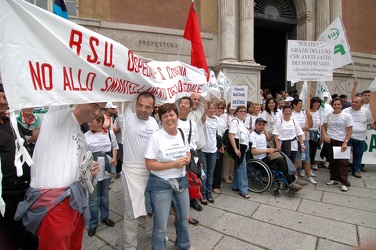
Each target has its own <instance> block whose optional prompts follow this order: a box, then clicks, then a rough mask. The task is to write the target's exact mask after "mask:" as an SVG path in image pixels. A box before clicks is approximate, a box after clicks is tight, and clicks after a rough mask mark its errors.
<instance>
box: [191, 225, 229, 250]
mask: <svg viewBox="0 0 376 250" xmlns="http://www.w3.org/2000/svg"><path fill="white" fill-rule="evenodd" d="M189 234H190V239H191V245H192V246H193V247H194V249H217V247H216V245H217V244H218V242H219V241H220V240H221V238H223V234H221V233H219V232H216V231H214V230H211V229H210V228H205V227H201V226H190V228H189Z"/></svg>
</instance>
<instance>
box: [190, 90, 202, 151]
mask: <svg viewBox="0 0 376 250" xmlns="http://www.w3.org/2000/svg"><path fill="white" fill-rule="evenodd" d="M190 98H191V100H192V102H193V106H192V110H191V112H189V115H188V119H189V120H192V121H194V122H196V124H197V131H198V138H199V141H198V142H197V151H198V152H199V154H200V152H201V149H202V147H203V146H204V145H205V134H204V124H203V123H202V120H201V117H202V114H203V113H204V106H203V104H202V103H201V96H200V94H199V93H193V94H192V95H191V96H190Z"/></svg>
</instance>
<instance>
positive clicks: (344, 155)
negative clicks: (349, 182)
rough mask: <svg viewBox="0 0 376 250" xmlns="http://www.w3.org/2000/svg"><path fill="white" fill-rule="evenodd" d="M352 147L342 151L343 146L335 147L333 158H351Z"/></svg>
mask: <svg viewBox="0 0 376 250" xmlns="http://www.w3.org/2000/svg"><path fill="white" fill-rule="evenodd" d="M350 153H351V147H347V148H346V150H345V151H342V147H333V159H350Z"/></svg>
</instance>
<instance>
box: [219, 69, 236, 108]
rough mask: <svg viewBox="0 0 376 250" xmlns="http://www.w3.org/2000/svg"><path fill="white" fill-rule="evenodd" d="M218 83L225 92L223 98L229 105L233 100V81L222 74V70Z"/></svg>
mask: <svg viewBox="0 0 376 250" xmlns="http://www.w3.org/2000/svg"><path fill="white" fill-rule="evenodd" d="M217 82H218V87H219V88H220V89H221V90H222V91H223V98H224V99H225V101H226V103H228V102H229V101H230V100H231V84H232V81H231V80H230V78H228V77H227V76H226V75H225V74H224V73H223V72H222V70H220V71H219V73H218V76H217Z"/></svg>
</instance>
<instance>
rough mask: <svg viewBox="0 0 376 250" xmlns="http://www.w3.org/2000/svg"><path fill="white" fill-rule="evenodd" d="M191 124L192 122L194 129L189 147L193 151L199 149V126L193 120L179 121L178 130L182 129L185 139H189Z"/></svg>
mask: <svg viewBox="0 0 376 250" xmlns="http://www.w3.org/2000/svg"><path fill="white" fill-rule="evenodd" d="M189 122H191V125H192V129H191V140H190V143H189V147H190V148H191V149H193V150H196V149H197V142H198V140H199V139H198V132H197V125H196V123H195V122H194V121H192V120H189V119H187V120H185V121H184V120H181V119H179V120H178V128H181V130H182V131H183V132H184V135H185V138H187V140H188V138H189V130H190V125H189Z"/></svg>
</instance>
